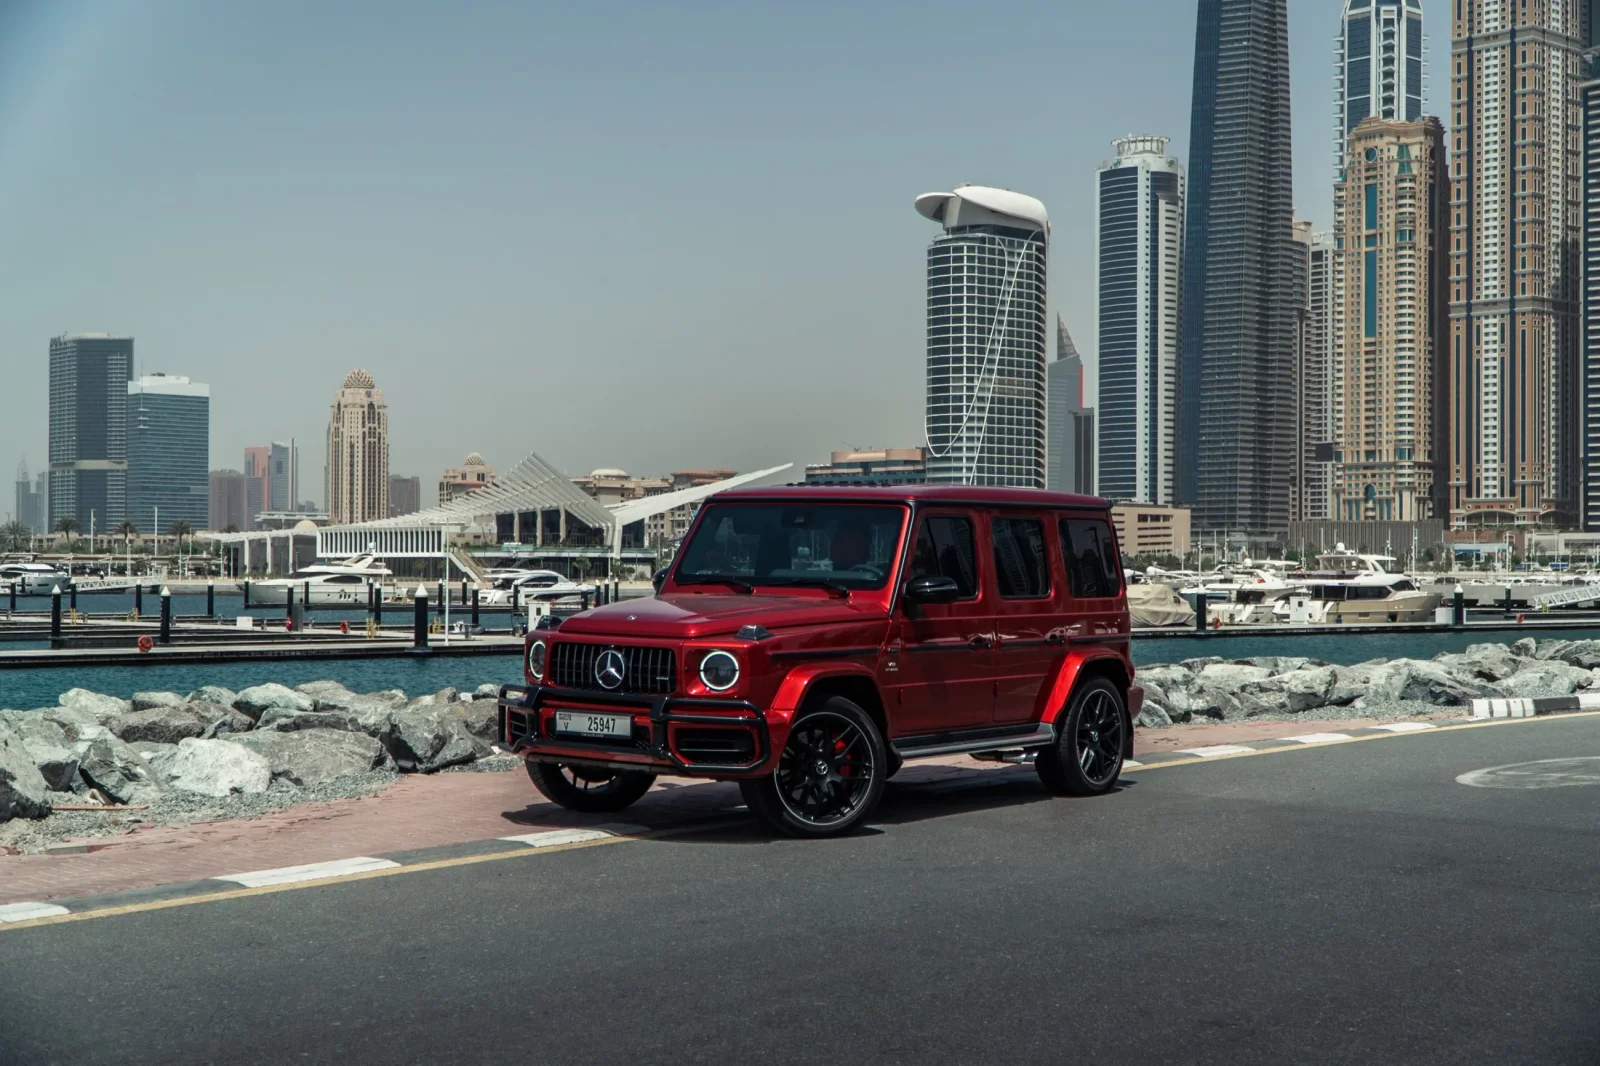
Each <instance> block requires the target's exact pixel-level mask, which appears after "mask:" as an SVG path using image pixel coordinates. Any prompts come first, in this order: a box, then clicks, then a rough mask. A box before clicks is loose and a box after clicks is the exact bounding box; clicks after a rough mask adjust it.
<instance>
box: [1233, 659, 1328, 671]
mask: <svg viewBox="0 0 1600 1066" xmlns="http://www.w3.org/2000/svg"><path fill="white" fill-rule="evenodd" d="M1245 661H1246V662H1248V663H1249V664H1250V665H1251V666H1259V667H1261V668H1262V669H1264V670H1270V671H1272V672H1273V673H1274V674H1288V673H1293V672H1294V671H1296V670H1303V669H1305V668H1306V667H1308V666H1322V665H1323V664H1322V663H1320V662H1317V661H1316V660H1315V659H1308V658H1306V657H1305V656H1304V655H1257V656H1255V657H1253V658H1250V659H1246V660H1245Z"/></svg>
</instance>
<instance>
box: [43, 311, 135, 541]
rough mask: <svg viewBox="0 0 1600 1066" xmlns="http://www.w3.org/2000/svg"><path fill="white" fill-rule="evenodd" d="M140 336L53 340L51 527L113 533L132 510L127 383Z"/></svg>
mask: <svg viewBox="0 0 1600 1066" xmlns="http://www.w3.org/2000/svg"><path fill="white" fill-rule="evenodd" d="M132 377H133V338H132V337H113V336H110V335H109V334H105V333H74V334H68V335H65V336H61V337H52V338H51V340H50V525H51V526H52V527H54V526H55V524H56V523H57V522H59V521H60V520H61V519H63V518H71V519H72V520H73V521H75V522H77V524H78V528H79V529H80V530H82V531H83V532H85V533H87V532H88V531H89V529H90V526H91V525H93V526H94V527H95V528H97V529H100V530H106V529H110V528H111V527H112V526H113V525H115V524H116V523H117V522H120V521H122V519H123V517H124V515H125V514H126V512H127V506H128V382H129V381H130V380H131V379H132Z"/></svg>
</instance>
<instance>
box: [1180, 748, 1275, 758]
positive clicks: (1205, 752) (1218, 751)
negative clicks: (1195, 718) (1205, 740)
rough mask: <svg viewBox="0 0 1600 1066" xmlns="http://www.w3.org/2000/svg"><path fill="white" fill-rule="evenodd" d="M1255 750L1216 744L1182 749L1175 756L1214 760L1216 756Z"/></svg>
mask: <svg viewBox="0 0 1600 1066" xmlns="http://www.w3.org/2000/svg"><path fill="white" fill-rule="evenodd" d="M1255 750H1256V749H1254V748H1247V747H1245V746H1243V745H1242V744H1216V745H1213V746H1212V747H1209V748H1182V749H1180V750H1179V751H1177V752H1176V753H1175V754H1178V755H1198V756H1200V758H1202V759H1214V758H1216V757H1217V756H1218V755H1237V754H1239V753H1240V752H1242V751H1255Z"/></svg>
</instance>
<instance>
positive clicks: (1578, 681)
mask: <svg viewBox="0 0 1600 1066" xmlns="http://www.w3.org/2000/svg"><path fill="white" fill-rule="evenodd" d="M1139 684H1141V685H1143V686H1144V689H1145V703H1144V713H1143V714H1141V715H1140V716H1139V719H1138V722H1137V724H1138V725H1140V726H1143V727H1145V728H1161V727H1164V726H1170V725H1172V724H1173V723H1175V722H1204V721H1227V722H1231V721H1236V720H1240V719H1250V718H1404V717H1412V716H1418V715H1433V714H1438V713H1440V712H1441V711H1449V710H1452V709H1454V710H1457V711H1459V712H1465V711H1466V709H1467V708H1470V706H1471V704H1472V701H1473V700H1474V699H1482V698H1490V699H1493V698H1501V697H1538V696H1569V695H1571V694H1573V693H1575V692H1583V691H1595V690H1600V641H1596V640H1579V641H1569V640H1545V641H1535V640H1534V639H1533V638H1531V637H1530V638H1526V639H1523V640H1519V641H1517V642H1516V643H1515V644H1511V645H1505V644H1474V645H1472V646H1471V647H1469V648H1467V650H1466V651H1463V652H1441V653H1440V654H1438V655H1435V656H1434V657H1433V658H1432V659H1373V660H1371V661H1370V662H1364V663H1357V664H1355V665H1353V666H1332V665H1330V664H1328V663H1323V662H1318V661H1316V660H1314V659H1305V658H1296V657H1291V656H1263V657H1259V658H1253V659H1222V658H1217V657H1210V658H1204V659H1189V660H1187V661H1185V662H1181V663H1173V664H1169V665H1164V666H1147V667H1140V668H1139Z"/></svg>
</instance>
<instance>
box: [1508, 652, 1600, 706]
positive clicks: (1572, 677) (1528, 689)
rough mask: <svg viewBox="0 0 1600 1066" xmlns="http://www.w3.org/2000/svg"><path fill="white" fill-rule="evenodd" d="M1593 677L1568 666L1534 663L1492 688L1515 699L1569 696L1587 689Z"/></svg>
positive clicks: (1586, 672) (1589, 673)
mask: <svg viewBox="0 0 1600 1066" xmlns="http://www.w3.org/2000/svg"><path fill="white" fill-rule="evenodd" d="M1593 676H1594V675H1593V674H1592V673H1591V672H1590V671H1588V670H1583V669H1580V668H1579V667H1576V666H1570V665H1568V664H1567V663H1564V662H1561V661H1559V660H1553V661H1549V662H1537V661H1536V662H1532V663H1529V664H1527V665H1526V666H1524V667H1523V668H1522V669H1521V670H1518V671H1517V672H1516V673H1515V674H1512V675H1511V676H1510V677H1508V678H1506V679H1505V680H1504V681H1501V682H1500V683H1499V684H1498V685H1497V686H1495V687H1496V688H1498V689H1499V690H1500V691H1501V692H1503V693H1505V694H1506V695H1507V696H1510V697H1512V698H1514V699H1517V698H1529V699H1537V698H1538V697H1540V696H1570V695H1572V693H1574V692H1576V691H1578V690H1579V689H1580V688H1587V687H1588V685H1589V683H1590V681H1592V680H1593Z"/></svg>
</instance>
